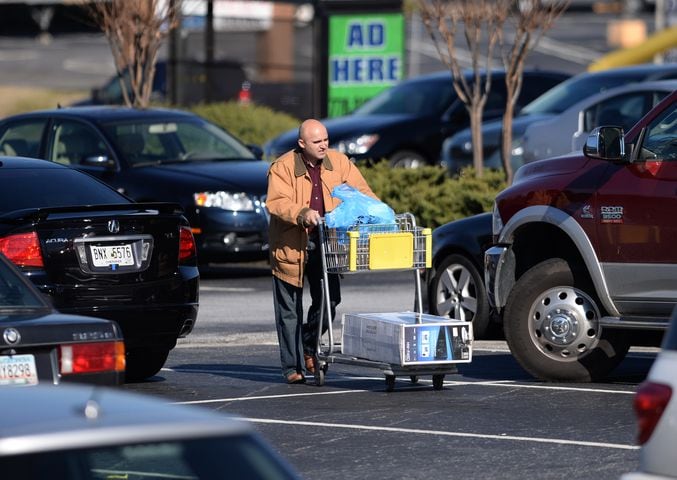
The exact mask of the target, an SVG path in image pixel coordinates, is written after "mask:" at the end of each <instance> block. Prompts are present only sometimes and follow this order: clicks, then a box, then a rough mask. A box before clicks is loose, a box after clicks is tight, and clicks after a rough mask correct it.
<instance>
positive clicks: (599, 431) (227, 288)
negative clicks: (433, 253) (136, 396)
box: [124, 268, 656, 480]
mask: <svg viewBox="0 0 677 480" xmlns="http://www.w3.org/2000/svg"><path fill="white" fill-rule="evenodd" d="M254 272H258V274H256V273H253V274H252V275H250V276H246V277H240V276H239V274H232V275H230V274H228V273H224V272H223V271H222V272H221V275H216V276H211V277H210V278H208V279H206V280H203V284H202V291H201V303H202V304H201V317H200V318H199V319H198V325H197V326H196V331H195V332H193V334H191V335H190V336H188V337H187V338H186V339H183V340H181V341H180V343H179V345H178V346H177V348H176V349H175V350H174V351H173V352H172V353H171V354H170V357H169V359H168V361H167V364H166V365H165V368H164V369H163V370H162V371H161V372H160V374H159V375H158V376H156V377H155V378H153V379H152V380H150V381H148V382H144V383H135V384H128V385H126V386H125V387H124V388H125V389H129V390H133V391H138V392H143V393H147V394H150V395H156V396H160V397H162V398H164V399H166V400H167V401H168V402H176V403H187V404H194V405H200V406H202V407H204V408H210V409H215V410H219V411H222V412H225V413H228V414H233V415H236V416H238V417H240V418H243V419H244V420H246V421H249V422H252V424H253V425H254V426H255V428H256V429H257V430H258V431H259V432H260V433H261V434H262V435H263V436H264V438H266V439H267V440H268V441H269V442H270V443H271V444H272V445H273V447H274V448H275V449H276V450H277V451H279V452H280V453H282V454H283V455H284V456H285V458H287V459H288V460H289V461H290V462H291V463H292V465H293V466H294V467H295V468H296V469H297V470H298V471H299V472H300V473H301V475H302V477H303V478H306V479H320V478H323V479H327V478H329V479H345V478H353V477H357V478H364V479H383V478H413V479H419V478H420V479H448V478H464V479H465V478H468V479H475V478H476V479H480V478H481V479H486V478H507V479H517V478H520V479H521V478H546V479H550V478H551V479H561V478H565V477H571V478H578V479H596V480H599V479H607V478H608V479H612V478H618V476H619V475H620V474H621V473H623V472H626V471H630V470H632V469H634V468H636V466H637V462H638V447H637V445H636V443H635V432H636V426H635V419H634V414H633V412H632V398H633V393H634V391H635V389H636V387H637V385H638V384H639V383H640V382H641V381H642V380H643V379H644V378H645V377H646V374H647V372H648V369H649V368H650V365H651V363H652V361H653V359H654V358H655V353H656V349H639V348H636V349H633V350H632V351H631V354H630V355H629V356H628V358H626V360H625V361H624V362H623V363H622V364H621V366H620V367H619V368H618V369H617V370H616V371H614V373H613V374H612V375H611V376H610V377H609V378H607V379H606V380H605V381H604V382H600V383H593V384H564V383H557V384H553V383H545V382H540V381H536V380H534V379H532V378H531V377H529V376H528V375H527V374H526V373H525V372H524V371H522V370H521V369H520V367H519V366H518V365H517V364H516V362H515V361H514V359H513V358H512V356H511V355H510V353H509V351H508V349H507V347H506V345H505V342H503V341H502V340H499V339H497V340H481V341H476V342H475V345H474V352H473V359H472V362H471V363H469V364H465V365H459V368H458V373H456V374H448V375H446V376H445V383H444V387H443V389H442V390H440V391H435V390H433V387H432V384H431V378H430V377H425V376H422V377H421V378H419V379H418V382H417V383H415V384H414V383H412V382H411V380H410V379H409V378H408V377H398V378H397V382H396V384H395V389H394V391H392V392H387V391H386V385H385V381H384V380H385V377H384V375H383V372H382V371H380V370H379V369H374V368H363V367H357V366H354V365H342V364H330V365H329V370H328V372H327V377H326V381H325V384H324V385H323V386H321V387H319V386H316V385H315V384H314V383H313V381H312V380H313V378H312V377H309V379H308V380H309V381H308V383H306V384H305V385H287V384H286V383H284V380H283V378H282V376H281V372H280V368H279V351H278V347H277V343H276V338H275V334H274V332H273V325H272V321H271V320H270V318H271V317H270V316H269V314H270V312H272V300H271V298H270V278H269V276H268V275H266V273H265V269H264V268H261V269H260V270H256V269H254ZM251 273H252V272H250V274H251ZM363 277H364V276H360V275H357V276H352V278H346V279H345V281H344V288H343V297H344V303H343V304H342V308H343V312H346V311H354V310H362V311H363V309H364V308H365V305H368V306H369V307H371V308H373V309H374V310H377V309H379V310H381V311H389V308H390V307H395V306H399V303H401V302H402V299H403V298H407V297H408V296H409V295H410V294H411V282H410V281H409V280H410V279H409V277H408V276H407V275H406V273H403V274H398V275H394V276H393V275H391V278H389V279H388V282H386V280H385V279H384V278H383V277H376V278H375V279H367V278H363ZM386 283H387V285H385V286H384V284H386ZM377 292H380V293H381V295H377V294H376V293H377ZM395 299H399V302H396V301H395ZM227 306H228V307H227ZM200 321H202V324H200Z"/></svg>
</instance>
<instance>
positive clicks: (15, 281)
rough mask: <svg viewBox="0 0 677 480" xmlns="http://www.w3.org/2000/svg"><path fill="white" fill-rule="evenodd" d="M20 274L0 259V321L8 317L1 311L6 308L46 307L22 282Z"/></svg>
mask: <svg viewBox="0 0 677 480" xmlns="http://www.w3.org/2000/svg"><path fill="white" fill-rule="evenodd" d="M20 275H21V274H20V273H19V274H18V273H17V272H15V271H14V270H13V269H12V268H11V267H10V266H9V265H7V264H6V263H5V262H4V261H0V321H2V320H7V319H8V317H5V316H3V314H2V313H1V312H4V311H7V310H12V311H14V310H24V309H31V310H32V309H35V308H47V304H46V303H45V302H43V301H42V300H41V299H40V297H39V296H37V295H36V294H35V292H33V290H31V289H30V288H29V287H28V286H27V285H26V284H25V283H24V281H23V280H22V279H21V277H20Z"/></svg>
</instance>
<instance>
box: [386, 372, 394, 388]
mask: <svg viewBox="0 0 677 480" xmlns="http://www.w3.org/2000/svg"><path fill="white" fill-rule="evenodd" d="M393 390H395V375H386V392H392V391H393Z"/></svg>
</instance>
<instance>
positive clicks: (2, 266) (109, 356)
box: [0, 240, 125, 388]
mask: <svg viewBox="0 0 677 480" xmlns="http://www.w3.org/2000/svg"><path fill="white" fill-rule="evenodd" d="M1 241H2V240H0V242H1ZM0 335H1V336H0V388H2V387H3V386H7V385H37V384H46V385H55V384H59V383H64V382H86V383H93V384H99V385H119V384H120V383H122V380H123V378H124V370H125V347H124V343H123V341H122V333H121V332H120V328H119V327H118V325H117V324H116V323H115V322H111V321H109V320H103V319H99V318H92V317H84V316H77V315H65V314H62V313H59V312H57V311H55V310H54V308H53V307H52V306H51V305H50V303H49V302H48V301H47V300H46V299H45V297H44V296H43V295H42V294H41V293H40V292H39V291H38V290H37V289H36V288H35V286H34V285H33V284H32V283H31V282H29V281H28V280H27V279H26V277H25V276H24V275H22V274H21V272H20V271H19V270H18V269H17V268H16V267H15V266H14V265H12V264H11V263H10V262H9V261H8V260H7V259H6V258H5V256H4V255H1V254H0Z"/></svg>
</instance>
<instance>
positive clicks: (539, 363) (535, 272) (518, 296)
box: [503, 258, 629, 382]
mask: <svg viewBox="0 0 677 480" xmlns="http://www.w3.org/2000/svg"><path fill="white" fill-rule="evenodd" d="M600 316H601V313H600V309H599V307H598V301H597V300H596V296H595V293H594V289H593V288H592V286H591V284H590V281H589V280H588V278H587V274H578V273H577V272H574V271H572V269H571V268H570V266H569V264H568V263H567V262H566V261H564V260H562V259H561V258H553V259H549V260H546V261H544V262H541V263H539V264H537V265H535V266H534V267H532V268H531V269H529V270H528V271H527V272H526V273H524V275H522V277H520V279H519V280H518V281H517V282H516V284H515V286H514V287H513V289H512V292H511V293H510V296H509V298H508V302H507V304H506V309H505V315H504V318H503V328H504V331H505V338H506V340H507V343H508V346H509V347H510V351H511V352H512V355H513V356H514V357H515V359H516V360H517V361H518V362H519V364H520V365H521V366H522V368H524V369H525V370H526V371H527V372H528V373H530V374H531V375H533V376H534V377H537V378H540V379H543V380H551V381H568V382H590V381H593V380H597V379H600V378H603V377H604V376H606V375H607V374H608V373H609V372H610V371H611V370H613V369H614V368H615V367H616V366H617V365H618V364H619V363H620V362H621V361H622V360H623V358H624V357H625V354H626V353H627V352H628V348H629V343H628V341H627V339H626V338H625V337H624V336H623V335H622V334H620V332H615V331H613V330H607V331H602V328H601V327H600V325H599V319H600Z"/></svg>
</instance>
